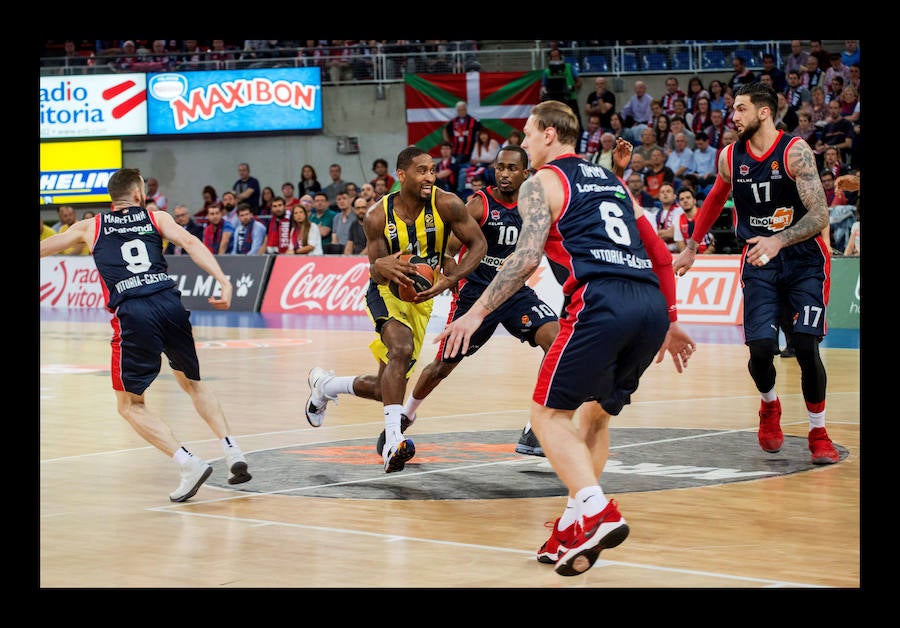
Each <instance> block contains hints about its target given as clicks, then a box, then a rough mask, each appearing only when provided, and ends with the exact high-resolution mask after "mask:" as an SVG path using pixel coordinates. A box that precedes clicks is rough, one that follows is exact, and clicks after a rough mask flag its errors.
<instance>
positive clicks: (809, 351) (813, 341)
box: [793, 334, 828, 403]
mask: <svg viewBox="0 0 900 628" xmlns="http://www.w3.org/2000/svg"><path fill="white" fill-rule="evenodd" d="M793 345H794V350H795V351H796V352H797V364H798V365H799V366H800V389H801V390H802V391H803V399H804V400H806V401H808V402H810V403H819V402H820V401H823V400H824V399H825V387H826V384H827V383H828V377H827V375H826V374H825V365H824V364H822V356H821V355H820V354H819V339H818V338H816V337H815V336H810V335H809V334H794V339H793Z"/></svg>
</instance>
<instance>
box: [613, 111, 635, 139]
mask: <svg viewBox="0 0 900 628" xmlns="http://www.w3.org/2000/svg"><path fill="white" fill-rule="evenodd" d="M609 130H610V132H611V133H612V134H613V135H615V136H616V139H617V140H618V139H619V138H620V137H621V138H622V139H623V140H627V139H628V137H630V136H631V133H630V129H626V128H625V123H624V121H623V120H622V116H621V115H620V114H619V113H618V112H613V114H612V115H611V116H609ZM629 141H630V140H629Z"/></svg>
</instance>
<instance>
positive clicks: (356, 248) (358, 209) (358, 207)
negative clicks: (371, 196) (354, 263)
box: [344, 186, 375, 255]
mask: <svg viewBox="0 0 900 628" xmlns="http://www.w3.org/2000/svg"><path fill="white" fill-rule="evenodd" d="M363 187H365V186H363ZM372 191H373V192H374V191H375V189H374V188H372ZM368 210H369V203H367V202H366V199H365V198H363V197H362V196H358V197H357V198H356V200H354V201H353V213H354V215H355V217H356V220H355V221H354V222H352V223H351V224H350V232H349V235H348V237H347V244H346V245H345V246H344V255H366V250H367V249H366V246H367V245H368V240H367V239H366V228H365V226H363V223H364V221H365V218H366V212H367V211H368Z"/></svg>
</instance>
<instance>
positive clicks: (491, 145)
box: [466, 127, 599, 189]
mask: <svg viewBox="0 0 900 628" xmlns="http://www.w3.org/2000/svg"><path fill="white" fill-rule="evenodd" d="M597 139H599V137H598V138H597ZM499 152H500V143H499V142H498V141H497V140H495V139H494V138H493V137H491V132H490V131H489V130H488V129H486V128H485V127H481V128H480V129H478V136H477V137H476V139H475V145H474V146H473V147H472V154H471V155H470V156H469V167H468V168H467V169H466V188H467V189H470V188H471V182H472V179H473V178H474V177H476V176H477V175H481V176H482V177H484V180H485V182H486V184H487V185H492V184H493V182H494V166H493V164H494V160H495V159H496V158H497V153H499Z"/></svg>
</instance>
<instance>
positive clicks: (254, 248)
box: [228, 201, 268, 255]
mask: <svg viewBox="0 0 900 628" xmlns="http://www.w3.org/2000/svg"><path fill="white" fill-rule="evenodd" d="M237 215H238V225H237V227H236V228H235V230H234V236H233V237H232V239H231V246H230V247H229V251H228V252H229V253H231V254H232V255H259V254H260V253H262V252H264V251H265V249H264V248H263V247H264V246H265V244H266V237H267V235H268V234H267V233H266V227H265V226H264V225H263V224H262V223H261V222H260V221H258V220H257V219H256V216H254V215H253V211H252V208H251V207H250V203H248V202H246V201H241V202H240V203H238V210H237Z"/></svg>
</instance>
